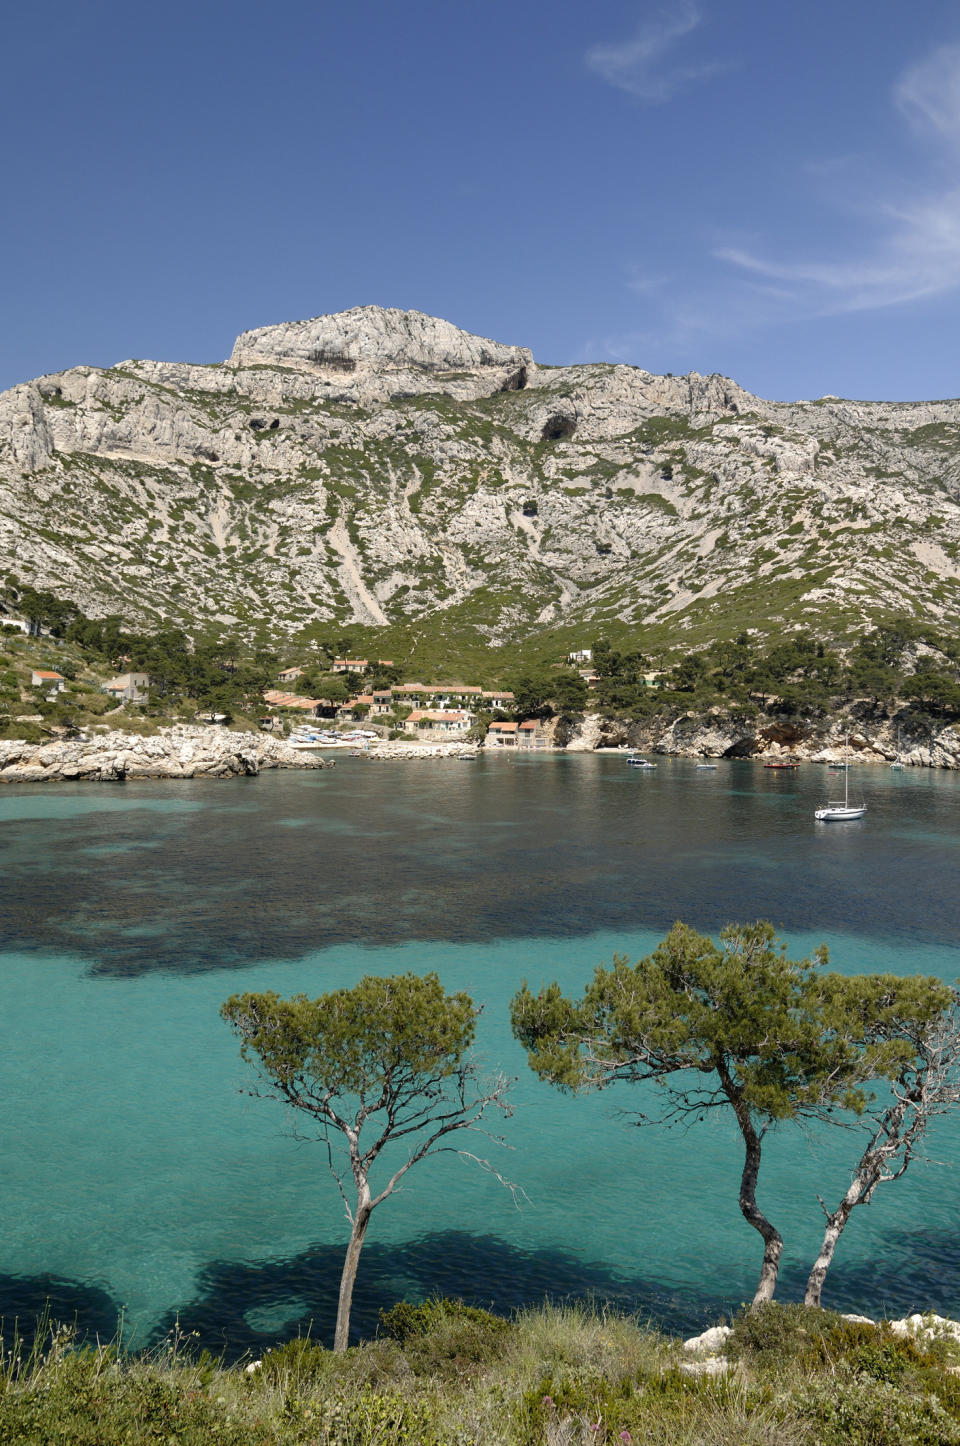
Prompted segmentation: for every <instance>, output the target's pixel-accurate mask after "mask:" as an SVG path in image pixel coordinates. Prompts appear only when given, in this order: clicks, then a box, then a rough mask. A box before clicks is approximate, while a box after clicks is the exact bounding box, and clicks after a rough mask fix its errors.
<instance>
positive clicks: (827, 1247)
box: [803, 1182, 859, 1305]
mask: <svg viewBox="0 0 960 1446" xmlns="http://www.w3.org/2000/svg"><path fill="white" fill-rule="evenodd" d="M854 1188H856V1189H859V1184H858V1183H857V1182H854V1185H851V1187H850V1189H851V1190H853V1189H854ZM849 1194H850V1191H849V1190H848V1191H847V1194H846V1195H845V1196H844V1198H843V1202H842V1203H841V1205H840V1206H839V1208H838V1209H836V1210H834V1212H833V1214H832V1215H828V1216H827V1228H826V1230H825V1231H824V1232H823V1244H822V1245H821V1246H820V1254H819V1255H818V1256H817V1258H816V1260H815V1261H814V1263H813V1269H812V1270H811V1272H810V1275H809V1277H808V1279H807V1289H806V1291H805V1292H804V1297H803V1303H804V1305H819V1304H820V1292H821V1291H822V1290H823V1282H824V1279H825V1277H826V1274H827V1271H828V1270H829V1269H830V1262H831V1261H832V1260H833V1252H834V1251H835V1250H836V1248H837V1241H838V1240H839V1239H840V1235H841V1233H842V1231H843V1227H844V1226H845V1225H846V1223H847V1220H848V1219H849V1218H850V1211H851V1210H852V1209H853V1207H854V1205H856V1204H857V1201H856V1200H851V1201H850V1203H849V1204H848V1203H847V1199H848V1196H849Z"/></svg>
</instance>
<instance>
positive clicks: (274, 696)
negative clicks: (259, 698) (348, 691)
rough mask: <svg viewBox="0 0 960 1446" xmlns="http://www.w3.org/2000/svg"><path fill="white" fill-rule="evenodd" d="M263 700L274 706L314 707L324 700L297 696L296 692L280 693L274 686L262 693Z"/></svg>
mask: <svg viewBox="0 0 960 1446" xmlns="http://www.w3.org/2000/svg"><path fill="white" fill-rule="evenodd" d="M263 701H264V702H265V703H270V704H272V706H273V707H274V708H316V706H317V704H318V703H323V702H325V701H326V700H325V699H323V698H299V697H298V696H297V694H296V693H282V692H280V691H278V689H276V688H268V689H267V691H266V692H265V693H264V695H263Z"/></svg>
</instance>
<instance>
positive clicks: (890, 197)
mask: <svg viewBox="0 0 960 1446" xmlns="http://www.w3.org/2000/svg"><path fill="white" fill-rule="evenodd" d="M893 101H894V103H895V105H896V106H897V107H898V108H899V110H900V111H901V113H902V114H903V115H904V117H905V118H906V119H907V120H908V122H909V123H910V125H911V128H912V129H913V130H914V131H915V132H916V135H917V138H918V140H919V141H920V142H921V143H924V144H925V145H926V147H927V154H926V155H925V156H924V157H923V158H922V159H923V161H924V162H925V173H926V175H927V177H928V179H927V182H926V188H925V189H924V188H923V187H922V186H921V187H920V188H919V189H918V186H917V183H916V181H915V180H911V181H910V182H907V181H905V180H904V179H902V178H890V177H888V178H887V180H886V181H885V183H884V185H883V187H882V190H881V193H880V194H879V195H877V196H875V197H874V199H873V200H872V201H871V202H870V203H868V204H864V205H862V206H861V207H860V210H859V217H858V219H859V220H860V222H861V227H862V229H865V230H866V232H867V235H868V240H867V241H866V242H865V243H864V247H863V249H862V250H861V251H859V252H857V253H855V254H847V255H844V256H837V257H834V258H833V259H828V260H816V261H814V260H807V259H803V258H786V257H776V256H770V255H764V254H762V253H760V252H758V251H756V250H753V249H750V248H747V247H743V246H734V245H726V246H721V247H718V248H717V249H716V250H715V251H714V255H715V256H716V257H717V258H718V259H719V260H721V261H724V262H727V263H729V264H730V265H732V266H735V267H737V268H738V269H739V270H740V272H741V273H743V274H744V275H745V276H748V277H752V278H755V279H757V281H758V282H759V281H761V280H762V281H763V282H764V283H767V284H769V283H770V282H775V283H778V284H779V289H780V290H781V292H782V293H785V297H786V298H788V299H789V300H790V301H792V303H793V306H794V309H795V311H796V312H797V313H798V314H803V315H811V314H821V315H822V314H835V313H839V312H853V311H866V310H875V309H878V308H881V307H886V306H896V305H899V304H902V303H904V302H909V301H916V300H920V299H923V298H925V297H934V296H938V295H942V294H944V293H946V292H948V291H952V290H955V289H956V288H957V287H960V187H957V186H956V185H955V184H951V182H952V181H954V180H955V177H956V161H957V152H958V151H960V46H954V45H951V46H942V47H940V48H939V49H938V50H936V51H934V52H933V53H932V54H931V55H929V56H927V57H926V58H925V59H924V60H921V61H919V62H917V63H916V64H914V65H912V66H910V67H909V68H908V69H907V70H906V71H905V72H904V73H903V75H902V76H901V77H900V78H899V80H898V81H897V82H896V84H895V86H894V88H893ZM945 160H946V161H949V162H950V163H951V164H950V166H949V168H948V169H949V175H947V174H946V173H945V171H944V167H943V164H942V163H943V161H945ZM921 169H924V168H923V167H921ZM842 204H843V205H844V207H845V208H846V209H849V203H848V201H847V199H846V198H844V200H843V202H842Z"/></svg>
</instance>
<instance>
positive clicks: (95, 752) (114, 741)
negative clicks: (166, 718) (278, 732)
mask: <svg viewBox="0 0 960 1446" xmlns="http://www.w3.org/2000/svg"><path fill="white" fill-rule="evenodd" d="M330 766H331V765H330V763H328V762H325V761H324V760H323V759H320V758H317V757H316V755H313V754H303V753H298V752H297V751H296V750H295V749H293V748H291V747H290V746H289V745H288V744H286V743H284V742H283V741H282V740H281V739H278V738H274V737H272V735H270V734H269V733H232V732H231V731H230V730H229V729H226V728H200V727H194V726H191V725H186V724H184V725H181V726H179V727H174V728H168V729H164V730H163V731H162V732H160V733H156V734H153V735H151V736H149V737H141V736H139V735H136V734H130V733H120V732H110V733H102V734H99V735H98V736H97V737H95V738H70V739H57V740H55V741H51V742H49V743H25V742H23V741H21V740H17V739H14V740H6V739H4V740H0V783H74V782H90V783H122V782H124V781H126V780H128V779H131V780H132V779H141V778H144V779H146V778H237V777H241V776H250V775H254V774H258V773H262V772H263V771H264V770H265V769H269V768H329V767H330Z"/></svg>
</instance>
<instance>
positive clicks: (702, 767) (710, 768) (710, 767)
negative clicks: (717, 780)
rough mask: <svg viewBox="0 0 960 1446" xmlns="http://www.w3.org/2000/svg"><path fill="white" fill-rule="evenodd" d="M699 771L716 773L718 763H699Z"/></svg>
mask: <svg viewBox="0 0 960 1446" xmlns="http://www.w3.org/2000/svg"><path fill="white" fill-rule="evenodd" d="M697 771H698V772H703V773H716V771H717V765H716V764H715V763H698V764H697Z"/></svg>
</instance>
